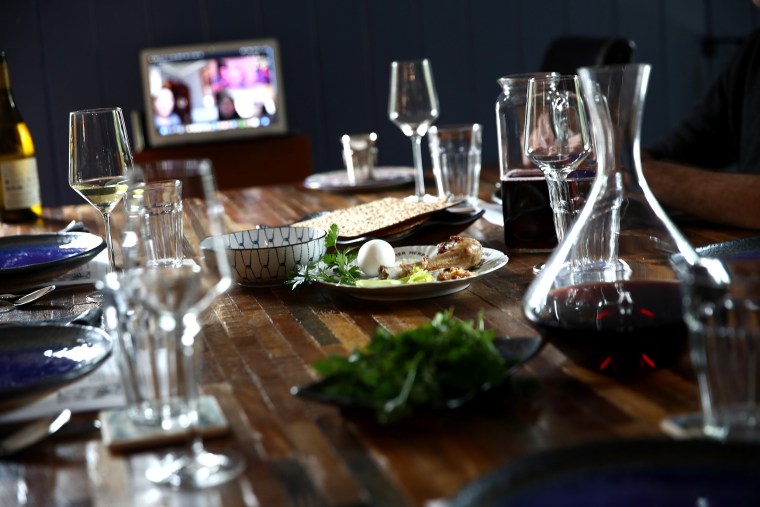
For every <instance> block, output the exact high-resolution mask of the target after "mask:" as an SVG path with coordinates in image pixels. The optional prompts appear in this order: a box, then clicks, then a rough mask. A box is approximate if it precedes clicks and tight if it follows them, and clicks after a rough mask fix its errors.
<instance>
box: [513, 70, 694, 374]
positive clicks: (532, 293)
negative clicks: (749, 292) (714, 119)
mask: <svg viewBox="0 0 760 507" xmlns="http://www.w3.org/2000/svg"><path fill="white" fill-rule="evenodd" d="M650 70H651V67H650V66H649V65H647V64H634V65H622V66H609V67H593V68H592V67H588V68H582V69H579V76H580V78H581V83H582V87H583V94H584V98H585V100H586V104H587V107H588V109H589V115H590V118H591V123H592V130H593V133H594V141H595V146H596V152H597V164H598V167H597V176H596V179H595V181H594V185H593V186H592V188H591V190H590V193H589V196H588V199H587V203H586V205H585V206H584V208H583V210H582V211H581V213H580V215H579V216H578V218H577V220H576V222H575V223H574V224H573V225H572V227H571V228H570V230H569V231H568V232H567V235H566V236H565V238H564V239H563V241H562V242H561V243H560V244H559V245H558V246H557V248H556V249H555V250H554V252H553V253H552V255H551V256H550V258H549V260H548V261H547V263H546V266H545V268H544V269H543V270H542V271H541V273H540V274H539V275H538V276H537V277H536V279H535V280H534V281H533V283H532V284H531V285H530V287H529V288H528V291H527V292H526V294H525V297H524V299H523V312H524V313H525V315H526V317H527V318H528V319H529V320H530V321H531V322H532V324H533V325H534V326H535V327H537V328H538V329H539V330H540V331H541V333H542V334H543V335H544V337H545V338H546V339H547V340H549V341H550V342H552V343H554V344H555V346H557V347H558V348H559V349H560V350H562V351H563V352H564V353H565V354H566V355H567V356H568V357H569V358H571V359H572V360H574V361H575V362H576V363H579V364H582V365H584V366H586V367H590V368H593V369H596V370H600V371H603V372H606V373H622V374H629V373H637V372H642V371H646V370H651V369H654V368H657V367H658V366H665V365H669V364H673V363H674V362H676V361H678V360H679V359H680V358H681V357H683V354H684V353H685V352H686V349H687V341H688V339H687V336H688V334H687V330H686V327H685V325H684V322H683V318H682V309H681V308H682V305H681V295H680V286H679V283H678V277H677V274H676V272H675V269H674V267H673V265H672V259H673V258H674V256H677V255H682V256H684V257H685V258H686V259H687V260H692V259H695V258H696V253H695V252H694V249H693V248H692V247H691V245H690V244H689V243H688V241H686V239H685V238H684V237H683V235H682V234H681V233H680V232H679V231H678V229H677V228H676V227H675V226H674V225H673V223H672V222H671V221H670V219H669V218H668V217H667V215H666V214H665V212H664V211H663V210H662V208H661V207H660V205H659V204H658V203H657V201H656V199H655V197H654V195H653V194H652V192H651V191H650V189H649V187H648V186H647V184H646V181H645V180H644V175H643V173H642V169H641V156H640V147H639V137H640V132H641V117H642V113H643V107H644V97H645V95H646V89H647V82H648V79H649V74H650Z"/></svg>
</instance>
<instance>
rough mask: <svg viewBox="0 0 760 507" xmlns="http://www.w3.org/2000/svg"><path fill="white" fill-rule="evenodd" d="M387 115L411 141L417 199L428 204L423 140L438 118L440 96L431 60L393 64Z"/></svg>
mask: <svg viewBox="0 0 760 507" xmlns="http://www.w3.org/2000/svg"><path fill="white" fill-rule="evenodd" d="M388 115H389V116H390V119H391V121H392V122H393V123H395V124H396V125H397V126H398V127H399V128H400V129H401V131H402V132H403V133H404V135H406V136H408V137H410V138H411V140H412V153H413V156H414V168H415V180H414V181H415V197H416V199H417V200H419V201H423V200H425V179H424V173H423V169H422V136H424V135H425V134H426V133H427V130H428V127H430V125H432V124H433V122H435V120H436V119H437V118H438V95H437V94H436V92H435V83H434V82H433V71H432V69H431V68H430V62H429V61H428V60H426V59H425V60H414V61H408V62H391V86H390V98H389V100H388Z"/></svg>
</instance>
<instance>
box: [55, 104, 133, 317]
mask: <svg viewBox="0 0 760 507" xmlns="http://www.w3.org/2000/svg"><path fill="white" fill-rule="evenodd" d="M132 165H133V162H132V151H131V150H130V148H129V139H128V137H127V129H126V126H125V124H124V115H123V114H122V111H121V109H120V108H118V107H113V108H102V109H87V110H82V111H74V112H72V113H69V186H71V188H73V189H74V190H75V191H76V192H77V193H79V195H81V196H82V197H84V198H85V199H86V200H87V202H89V203H90V204H92V205H93V206H95V208H97V210H98V211H100V213H101V214H102V215H103V221H104V224H105V236H106V244H107V245H108V248H107V249H108V263H109V268H110V270H111V271H113V270H114V269H115V259H114V250H113V240H112V238H111V221H110V216H111V211H113V209H114V208H115V207H116V205H117V204H118V203H119V201H120V200H121V199H122V197H123V196H124V193H125V192H126V191H127V175H128V171H129V170H130V169H131V168H132ZM89 299H90V301H93V302H100V301H101V300H102V296H101V295H99V294H92V295H91V296H90V297H89Z"/></svg>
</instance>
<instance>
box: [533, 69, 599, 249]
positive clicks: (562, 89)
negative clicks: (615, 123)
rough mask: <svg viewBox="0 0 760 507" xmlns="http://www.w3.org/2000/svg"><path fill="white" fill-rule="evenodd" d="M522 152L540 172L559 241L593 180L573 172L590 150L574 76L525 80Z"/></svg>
mask: <svg viewBox="0 0 760 507" xmlns="http://www.w3.org/2000/svg"><path fill="white" fill-rule="evenodd" d="M523 151H524V153H525V156H526V157H527V158H528V159H529V160H530V161H531V162H533V163H534V164H536V165H537V166H538V167H540V168H541V170H542V171H543V172H544V177H545V178H546V182H547V184H548V186H549V199H550V201H551V207H552V211H553V212H554V228H555V230H556V233H557V239H558V240H559V241H562V238H563V237H564V236H565V232H566V231H567V229H568V228H569V227H570V224H571V223H572V220H573V218H574V217H575V216H576V215H577V214H578V213H579V212H580V210H581V209H582V208H583V203H584V202H585V197H586V195H587V194H588V190H589V189H590V188H591V184H592V183H593V172H591V174H572V173H573V171H574V170H575V169H576V168H577V167H578V166H579V164H580V163H581V162H583V160H584V159H585V158H586V157H587V156H588V155H589V153H591V140H590V135H589V127H588V120H587V118H586V111H585V108H584V105H583V100H582V98H581V87H580V81H579V80H578V77H577V76H556V75H552V76H547V77H544V78H532V79H531V80H530V81H529V82H528V100H527V107H526V111H525V138H524V145H523ZM571 174H572V176H573V177H570V176H571Z"/></svg>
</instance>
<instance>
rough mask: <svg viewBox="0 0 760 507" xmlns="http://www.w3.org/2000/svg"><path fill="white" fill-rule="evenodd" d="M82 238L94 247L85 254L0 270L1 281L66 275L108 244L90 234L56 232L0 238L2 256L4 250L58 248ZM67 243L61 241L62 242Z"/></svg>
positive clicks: (79, 253) (84, 252)
mask: <svg viewBox="0 0 760 507" xmlns="http://www.w3.org/2000/svg"><path fill="white" fill-rule="evenodd" d="M80 238H86V239H87V240H88V244H89V243H91V244H92V246H90V248H88V249H87V250H85V251H83V252H78V253H75V254H72V255H70V256H68V257H64V258H62V259H56V260H53V261H47V262H36V263H32V264H27V265H24V266H17V267H13V268H0V279H11V278H16V277H19V276H22V275H27V274H29V273H34V272H37V271H40V272H51V271H56V272H60V273H61V274H62V273H65V272H66V271H68V270H70V269H74V268H75V267H77V266H81V265H82V264H84V263H86V262H88V261H89V260H90V259H92V258H93V257H95V256H96V255H97V254H99V253H100V252H101V251H102V250H104V249H105V248H106V242H105V240H104V239H103V238H101V237H100V236H96V235H94V234H91V233H89V232H55V233H41V234H21V235H18V236H4V237H0V254H1V253H2V249H3V248H8V247H11V246H35V247H39V246H51V247H53V248H55V247H56V246H60V245H64V244H69V243H71V242H72V241H75V240H77V239H80ZM62 239H63V240H66V241H61V240H62Z"/></svg>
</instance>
